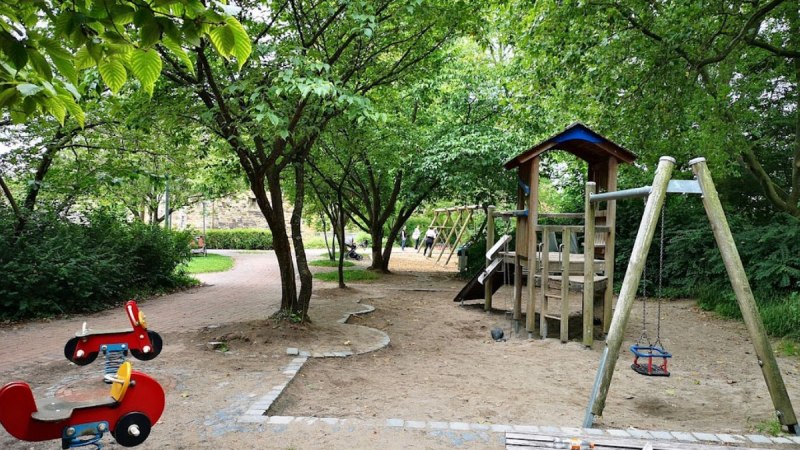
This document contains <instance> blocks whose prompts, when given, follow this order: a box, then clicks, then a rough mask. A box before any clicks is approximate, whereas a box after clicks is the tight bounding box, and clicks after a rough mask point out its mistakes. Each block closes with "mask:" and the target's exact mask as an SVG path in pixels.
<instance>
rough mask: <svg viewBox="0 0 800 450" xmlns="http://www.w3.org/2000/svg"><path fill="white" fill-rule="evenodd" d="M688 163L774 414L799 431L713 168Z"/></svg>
mask: <svg viewBox="0 0 800 450" xmlns="http://www.w3.org/2000/svg"><path fill="white" fill-rule="evenodd" d="M689 165H690V166H692V170H693V171H694V175H695V177H696V178H697V181H698V183H699V184H700V189H701V190H702V192H703V197H702V198H703V207H704V208H705V210H706V214H707V215H708V221H709V222H710V223H711V230H712V231H713V232H714V239H716V241H717V247H719V251H720V253H721V254H722V261H723V262H724V263H725V269H726V270H727V271H728V278H730V280H731V286H732V287H733V291H734V293H735V294H736V301H737V302H738V303H739V309H740V310H741V312H742V318H743V319H744V324H745V326H746V327H747V332H748V333H749V334H750V339H752V340H753V346H754V347H755V351H756V357H757V358H758V365H759V366H761V372H762V374H763V375H764V380H765V381H766V382H767V389H768V390H769V395H770V397H771V398H772V404H773V405H774V406H775V414H776V415H777V416H778V419H779V420H780V423H781V424H782V425H784V426H786V427H787V428H788V429H789V431H790V432H792V433H794V434H796V435H800V427H798V424H797V416H795V413H794V409H792V401H791V400H790V399H789V393H788V392H787V390H786V385H785V384H784V383H783V378H782V377H781V372H780V369H779V368H778V361H777V360H776V359H775V354H774V353H773V352H772V346H771V345H770V343H769V338H768V337H767V332H766V330H765V329H764V322H763V321H762V320H761V315H759V313H758V308H757V306H756V300H755V297H754V296H753V291H752V290H751V289H750V282H749V281H748V280H747V275H746V274H745V271H744V266H743V265H742V259H741V258H740V257H739V251H738V250H737V249H736V243H735V241H734V240H733V235H732V234H731V229H730V227H729V226H728V221H727V219H726V218H725V212H724V211H723V210H722V204H721V203H720V201H719V195H718V194H717V189H716V187H714V181H713V180H712V179H711V172H710V171H709V170H708V166H707V165H706V159H705V158H695V159H693V160H691V161H689Z"/></svg>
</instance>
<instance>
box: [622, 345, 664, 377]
mask: <svg viewBox="0 0 800 450" xmlns="http://www.w3.org/2000/svg"><path fill="white" fill-rule="evenodd" d="M631 353H633V356H634V358H633V364H631V369H633V370H634V371H635V372H636V373H639V374H642V375H647V376H651V377H668V376H669V370H668V368H667V362H668V361H669V358H672V353H670V352H668V351H666V350H664V348H663V347H659V346H657V345H639V344H635V345H631ZM639 358H645V359H646V361H647V362H646V363H640V362H639ZM653 358H661V364H654V363H653Z"/></svg>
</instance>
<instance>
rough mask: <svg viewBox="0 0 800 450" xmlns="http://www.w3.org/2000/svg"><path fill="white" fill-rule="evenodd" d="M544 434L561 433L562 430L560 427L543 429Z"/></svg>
mask: <svg viewBox="0 0 800 450" xmlns="http://www.w3.org/2000/svg"><path fill="white" fill-rule="evenodd" d="M541 429H542V432H543V433H560V432H561V428H559V427H541Z"/></svg>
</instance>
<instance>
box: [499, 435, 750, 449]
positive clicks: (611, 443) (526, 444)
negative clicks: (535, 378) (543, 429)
mask: <svg viewBox="0 0 800 450" xmlns="http://www.w3.org/2000/svg"><path fill="white" fill-rule="evenodd" d="M570 438H578V439H583V440H586V441H589V442H593V443H594V444H595V450H620V449H639V450H641V449H642V448H644V447H645V445H647V444H648V443H649V444H650V445H652V448H653V450H732V449H736V450H765V449H759V448H754V447H739V446H735V447H731V446H725V445H716V444H704V443H700V442H674V441H660V440H657V439H634V438H616V437H611V436H596V435H592V436H590V435H578V436H575V435H556V436H550V435H538V434H528V433H516V432H507V433H506V435H505V441H506V448H507V449H508V448H519V449H525V448H528V449H530V448H553V447H548V446H547V444H552V443H554V442H555V440H556V439H570ZM508 444H511V445H512V446H509V445H508ZM537 445H538V446H542V445H544V446H545V447H536V446H537Z"/></svg>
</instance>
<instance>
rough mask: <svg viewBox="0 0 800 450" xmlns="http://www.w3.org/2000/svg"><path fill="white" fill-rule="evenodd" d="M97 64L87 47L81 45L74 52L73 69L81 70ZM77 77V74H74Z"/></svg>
mask: <svg viewBox="0 0 800 450" xmlns="http://www.w3.org/2000/svg"><path fill="white" fill-rule="evenodd" d="M96 65H97V61H95V60H94V58H92V55H90V54H89V49H87V48H86V47H81V48H80V49H78V52H77V53H75V69H76V70H83V69H88V68H90V67H94V66H96ZM76 78H77V74H76Z"/></svg>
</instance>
